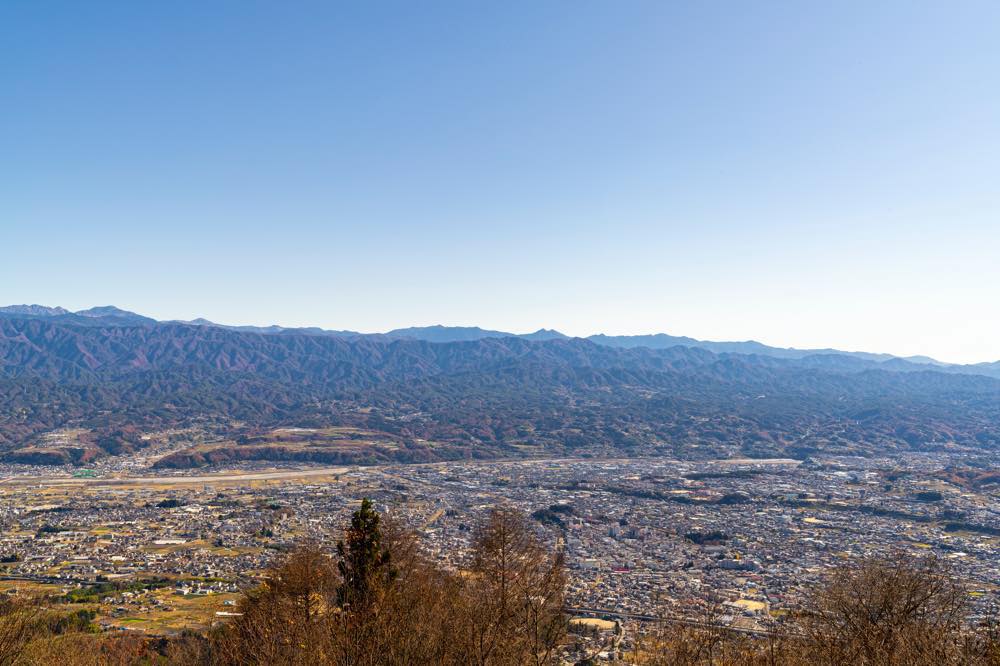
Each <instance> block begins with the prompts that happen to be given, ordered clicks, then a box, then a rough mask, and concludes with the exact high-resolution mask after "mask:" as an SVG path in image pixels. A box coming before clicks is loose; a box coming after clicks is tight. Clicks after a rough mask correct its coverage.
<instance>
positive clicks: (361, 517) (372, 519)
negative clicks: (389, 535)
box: [337, 498, 396, 608]
mask: <svg viewBox="0 0 1000 666" xmlns="http://www.w3.org/2000/svg"><path fill="white" fill-rule="evenodd" d="M379 521H380V516H379V514H378V512H377V511H376V510H375V508H374V506H373V505H372V501H371V500H370V499H368V498H365V499H363V500H362V501H361V508H359V509H358V510H357V511H355V512H354V515H353V516H352V517H351V526H350V527H349V528H348V529H347V533H346V535H345V536H346V541H338V542H337V556H338V557H339V562H338V563H337V569H338V570H339V571H340V576H341V578H342V579H343V582H342V583H341V584H340V587H339V588H338V590H337V601H338V603H339V604H340V605H341V606H342V607H353V608H358V607H361V606H364V605H366V604H367V603H368V602H369V601H370V600H371V593H372V591H373V588H374V586H376V585H377V584H380V583H383V582H389V581H391V580H392V579H393V578H395V575H396V572H395V571H394V570H393V568H392V567H391V565H390V555H389V550H388V549H386V548H384V547H383V545H382V530H381V528H380V526H379Z"/></svg>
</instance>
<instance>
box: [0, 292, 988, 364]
mask: <svg viewBox="0 0 1000 666" xmlns="http://www.w3.org/2000/svg"><path fill="white" fill-rule="evenodd" d="M10 316H17V317H44V318H51V319H53V320H54V321H59V322H65V323H74V324H82V325H107V324H116V325H143V326H153V325H157V324H189V325H193V326H209V327H215V328H224V329H228V330H233V331H241V332H247V333H260V334H263V335H320V336H332V337H341V338H358V337H384V338H393V339H399V338H404V339H413V340H423V341H427V342H437V343H446V342H467V341H472V340H483V339H488V338H507V337H517V338H521V339H524V340H533V341H545V340H565V339H569V336H566V335H564V334H562V333H560V332H559V331H556V330H552V329H544V328H542V329H539V330H537V331H535V332H533V333H510V332H506V331H497V330H490V329H483V328H480V327H478V326H441V325H436V326H413V327H407V328H397V329H393V330H391V331H388V332H386V333H361V332H358V331H349V330H326V329H322V328H319V327H304V328H303V327H300V328H290V327H285V326H280V325H276V324H275V325H271V326H232V325H226V324H217V323H215V322H212V321H210V320H208V319H204V318H198V319H193V320H188V321H162V322H161V321H157V320H155V319H153V318H151V317H146V316H143V315H140V314H136V313H134V312H129V311H127V310H122V309H120V308H117V307H115V306H101V307H93V308H89V309H87V310H80V311H77V312H70V311H69V310H66V309H65V308H62V307H48V306H43V305H10V306H6V307H0V317H10ZM583 339H586V340H589V341H591V342H593V343H596V344H599V345H602V346H606V347H617V348H625V349H631V348H637V347H646V348H649V349H668V348H670V347H677V346H682V347H695V348H698V349H707V350H708V351H711V352H715V353H733V354H758V355H762V356H771V357H775V358H785V359H804V358H807V357H810V356H830V355H832V356H844V357H850V358H853V359H860V360H863V361H872V362H877V363H885V362H889V364H888V365H885V366H880V367H883V368H885V369H894V370H899V371H903V370H928V369H932V368H935V369H941V370H942V371H946V372H960V373H968V374H983V375H987V376H993V377H1000V361H996V362H993V363H977V364H968V365H960V364H951V363H943V362H941V361H938V360H935V359H933V358H930V357H928V356H907V357H900V356H894V355H892V354H888V353H871V352H858V351H843V350H838V349H831V348H825V349H794V348H785V347H772V346H769V345H765V344H763V343H760V342H756V341H754V340H746V341H741V342H718V341H710V340H697V339H695V338H690V337H686V336H675V335H669V334H666V333H655V334H648V335H604V334H602V333H598V334H594V335H590V336H588V337H586V338H583ZM832 362H835V361H833V360H830V359H827V361H826V363H832Z"/></svg>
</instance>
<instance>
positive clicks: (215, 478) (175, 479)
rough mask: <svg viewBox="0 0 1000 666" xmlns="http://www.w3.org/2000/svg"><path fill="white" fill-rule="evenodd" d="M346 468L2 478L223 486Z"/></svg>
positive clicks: (27, 482)
mask: <svg viewBox="0 0 1000 666" xmlns="http://www.w3.org/2000/svg"><path fill="white" fill-rule="evenodd" d="M348 469H349V468H347V467H322V468H319V469H302V470H282V471H278V472H247V473H244V474H212V475H201V476H122V477H113V476H109V477H94V478H72V477H66V476H48V477H46V476H33V477H29V476H14V477H8V478H6V479H3V481H2V482H0V483H4V484H7V485H17V486H155V485H163V484H170V485H172V484H177V483H226V482H239V481H267V480H270V479H300V478H302V477H308V476H332V475H335V474H343V473H344V472H346V471H347V470H348Z"/></svg>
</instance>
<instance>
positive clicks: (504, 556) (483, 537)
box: [465, 507, 566, 664]
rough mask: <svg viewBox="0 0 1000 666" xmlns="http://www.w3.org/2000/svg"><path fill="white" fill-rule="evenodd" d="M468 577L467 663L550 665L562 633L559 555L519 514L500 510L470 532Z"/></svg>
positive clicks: (562, 586)
mask: <svg viewBox="0 0 1000 666" xmlns="http://www.w3.org/2000/svg"><path fill="white" fill-rule="evenodd" d="M470 573H471V579H470V591H471V593H472V599H473V600H474V604H473V605H472V609H471V611H472V612H471V618H472V622H471V627H470V632H469V635H468V636H466V637H465V638H466V640H468V641H469V657H470V663H476V664H546V663H550V662H551V661H552V660H553V657H554V653H555V649H556V647H557V646H558V645H559V642H560V640H561V639H562V638H563V636H564V635H565V630H566V618H565V617H564V615H563V601H564V592H565V587H566V581H565V574H564V569H563V558H562V555H561V554H560V553H553V552H551V551H550V550H548V549H547V548H546V547H545V546H544V545H543V544H542V543H541V542H540V541H539V539H538V537H537V536H536V535H535V532H534V530H533V526H532V525H531V524H530V523H529V522H528V520H527V518H526V517H525V515H524V514H523V513H521V512H519V511H516V510H514V509H510V508H505V507H501V508H498V509H494V510H493V511H492V512H490V514H489V516H488V517H487V518H486V519H485V520H484V521H483V522H481V523H480V524H479V525H478V527H477V528H476V531H475V534H474V536H473V545H472V561H471V565H470Z"/></svg>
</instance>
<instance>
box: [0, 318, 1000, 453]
mask: <svg viewBox="0 0 1000 666" xmlns="http://www.w3.org/2000/svg"><path fill="white" fill-rule="evenodd" d="M678 340H680V341H683V342H682V343H681V344H678V343H677V342H676V341H678ZM734 349H735V350H741V351H739V352H737V351H732V350H734ZM744 350H750V351H751V353H747V351H744ZM880 358H881V357H875V358H872V356H871V355H861V354H847V353H842V352H826V351H825V350H824V351H823V352H822V353H806V352H802V351H797V350H783V349H776V348H771V347H766V346H764V345H759V344H758V343H703V342H699V341H694V340H690V339H689V338H674V337H671V336H666V335H660V336H637V337H607V336H594V338H592V339H581V338H567V337H565V336H561V335H559V334H557V333H555V332H553V331H539V332H537V333H534V334H530V335H527V336H515V335H507V334H504V333H502V332H499V331H483V330H481V329H477V328H462V329H453V328H448V327H430V328H412V329H403V330H398V331H390V332H389V333H386V334H375V335H363V334H359V333H352V332H331V331H320V330H319V329H284V328H281V327H268V328H257V327H223V326H217V325H214V324H211V323H206V322H204V321H199V322H194V323H183V322H156V321H154V320H153V319H151V318H148V317H143V316H141V315H138V314H135V313H131V312H126V311H124V310H120V309H118V308H113V307H110V306H109V307H102V308H92V309H89V310H85V311H82V312H76V313H71V312H66V311H64V310H62V309H59V308H42V307H41V306H16V307H13V308H3V309H0V457H2V459H4V460H7V461H16V462H30V463H55V464H66V463H76V464H83V463H85V462H86V461H87V460H92V459H93V458H94V457H99V456H104V455H117V454H119V453H121V452H123V451H130V450H134V449H136V448H142V447H143V446H144V444H143V442H144V441H145V440H143V439H142V437H141V436H140V435H141V432H143V431H144V430H149V429H175V428H179V427H183V426H190V425H192V424H197V425H198V427H199V428H203V429H205V428H207V429H209V430H211V431H212V432H214V433H216V435H217V436H219V437H221V438H224V439H225V441H228V442H229V444H225V445H220V446H219V447H217V449H213V451H211V452H209V454H207V455H206V454H205V453H204V452H203V451H193V452H191V453H183V454H177V455H175V456H174V457H172V458H169V459H166V460H165V461H162V462H163V464H165V465H166V464H170V465H175V466H189V465H201V464H209V463H210V462H212V461H217V460H226V459H228V460H240V459H247V458H248V457H251V458H253V457H254V456H256V458H253V459H275V460H305V461H316V462H378V461H417V460H442V459H455V458H490V457H516V456H524V455H533V456H537V455H575V456H579V455H591V456H603V455H671V456H678V457H686V458H699V457H701V458H703V457H720V456H722V457H726V456H731V455H740V456H744V455H753V456H798V457H802V456H807V455H810V452H816V451H823V452H834V453H850V454H861V455H864V454H870V453H875V452H884V451H886V450H894V449H939V448H942V447H944V448H952V449H956V450H960V451H968V452H970V454H974V452H975V451H976V450H980V449H982V448H983V447H995V446H1000V379H998V378H997V377H996V376H989V375H990V374H991V373H994V374H995V373H996V371H997V368H996V367H995V365H996V364H993V365H989V364H985V365H983V366H944V365H938V364H935V363H914V362H913V361H909V360H904V359H897V358H891V357H890V358H888V359H887V360H880ZM331 426H338V427H341V426H343V427H350V428H355V429H360V430H363V431H364V432H367V433H373V434H370V435H369V437H370V438H371V441H367V443H366V444H365V446H358V447H344V446H342V445H341V444H338V445H336V446H333V447H326V448H319V447H309V446H306V447H303V446H298V447H291V448H289V447H287V446H283V445H274V444H273V442H272V443H270V444H269V445H268V446H250V444H249V443H252V442H259V441H260V440H259V433H261V432H263V431H265V430H266V429H268V428H275V427H296V428H298V427H307V428H310V427H315V428H325V427H331ZM66 428H73V429H76V430H77V431H79V432H81V433H84V434H82V435H79V436H78V440H79V441H76V442H73V443H69V444H60V445H58V446H54V445H52V444H51V442H49V440H48V439H46V433H51V432H53V431H56V430H60V429H66ZM262 429H263V430H262ZM240 442H243V444H240Z"/></svg>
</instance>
